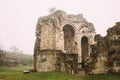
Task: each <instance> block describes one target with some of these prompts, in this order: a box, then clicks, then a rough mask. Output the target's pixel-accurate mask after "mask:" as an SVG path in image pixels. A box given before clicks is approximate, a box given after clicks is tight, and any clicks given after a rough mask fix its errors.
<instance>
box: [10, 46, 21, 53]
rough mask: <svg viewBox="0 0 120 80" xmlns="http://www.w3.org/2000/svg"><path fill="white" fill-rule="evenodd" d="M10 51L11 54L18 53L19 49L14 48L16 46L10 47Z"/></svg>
mask: <svg viewBox="0 0 120 80" xmlns="http://www.w3.org/2000/svg"><path fill="white" fill-rule="evenodd" d="M10 50H11V51H12V52H13V53H18V52H19V49H18V48H17V47H16V46H12V47H11V48H10Z"/></svg>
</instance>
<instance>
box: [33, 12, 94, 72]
mask: <svg viewBox="0 0 120 80" xmlns="http://www.w3.org/2000/svg"><path fill="white" fill-rule="evenodd" d="M95 34H96V32H95V29H94V26H93V24H92V23H89V22H88V21H87V20H86V19H85V18H83V15H82V14H78V15H68V14H67V13H66V12H64V11H62V10H57V11H55V12H53V13H52V14H50V15H48V16H44V17H40V18H39V19H38V22H37V25H36V42H35V49H34V68H35V69H36V70H37V71H55V70H56V64H57V59H56V58H57V55H56V54H61V53H64V54H77V55H78V57H77V58H78V59H77V62H78V63H82V62H84V61H85V59H86V58H87V57H89V56H90V53H91V48H90V45H92V44H94V36H95ZM61 65H62V64H61ZM78 66H79V67H81V68H82V67H83V68H84V66H83V65H78Z"/></svg>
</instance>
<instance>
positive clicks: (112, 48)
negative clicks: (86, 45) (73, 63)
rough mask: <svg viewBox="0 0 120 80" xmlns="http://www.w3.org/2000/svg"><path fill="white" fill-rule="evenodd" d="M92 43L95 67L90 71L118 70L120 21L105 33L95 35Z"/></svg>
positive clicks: (105, 71) (119, 65)
mask: <svg viewBox="0 0 120 80" xmlns="http://www.w3.org/2000/svg"><path fill="white" fill-rule="evenodd" d="M95 41H96V44H94V45H92V55H93V56H94V59H92V60H94V61H96V62H94V63H93V64H95V68H94V69H93V70H92V73H95V74H98V73H107V72H120V22H117V23H116V25H115V26H113V27H112V28H109V29H108V30H107V35H106V36H105V37H102V36H100V35H96V36H95Z"/></svg>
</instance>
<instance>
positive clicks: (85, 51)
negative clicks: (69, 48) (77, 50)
mask: <svg viewBox="0 0 120 80" xmlns="http://www.w3.org/2000/svg"><path fill="white" fill-rule="evenodd" d="M88 45H89V44H88V38H87V37H86V36H83V37H82V39H81V48H82V49H81V53H82V63H83V64H82V68H84V67H85V63H84V62H85V59H86V57H88Z"/></svg>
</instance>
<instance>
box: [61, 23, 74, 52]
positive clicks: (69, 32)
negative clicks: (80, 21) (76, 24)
mask: <svg viewBox="0 0 120 80" xmlns="http://www.w3.org/2000/svg"><path fill="white" fill-rule="evenodd" d="M63 32H64V50H65V51H66V53H74V52H73V51H74V50H73V47H74V44H75V43H74V36H75V31H74V28H73V27H72V26H71V25H69V24H67V25H65V26H64V27H63Z"/></svg>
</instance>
